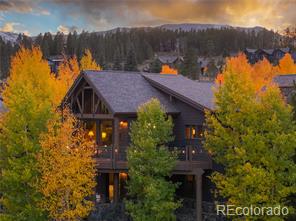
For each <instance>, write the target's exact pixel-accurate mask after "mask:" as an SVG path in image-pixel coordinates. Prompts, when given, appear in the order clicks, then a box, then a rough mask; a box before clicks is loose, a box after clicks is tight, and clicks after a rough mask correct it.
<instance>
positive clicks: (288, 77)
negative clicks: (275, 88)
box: [274, 73, 296, 87]
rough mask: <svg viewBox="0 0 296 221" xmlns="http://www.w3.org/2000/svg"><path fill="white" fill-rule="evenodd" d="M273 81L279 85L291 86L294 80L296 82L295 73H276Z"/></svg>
mask: <svg viewBox="0 0 296 221" xmlns="http://www.w3.org/2000/svg"><path fill="white" fill-rule="evenodd" d="M274 82H276V83H277V84H278V85H279V87H293V86H294V82H295V83H296V73H295V74H285V75H278V76H276V77H275V78H274Z"/></svg>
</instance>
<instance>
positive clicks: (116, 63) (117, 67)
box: [112, 49, 122, 71]
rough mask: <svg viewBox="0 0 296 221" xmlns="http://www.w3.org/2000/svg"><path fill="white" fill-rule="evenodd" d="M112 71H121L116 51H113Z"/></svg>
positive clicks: (118, 54)
mask: <svg viewBox="0 0 296 221" xmlns="http://www.w3.org/2000/svg"><path fill="white" fill-rule="evenodd" d="M112 69H113V70H116V71H121V70H122V64H121V58H120V53H119V50H118V49H117V50H116V51H115V55H114V59H113V68H112Z"/></svg>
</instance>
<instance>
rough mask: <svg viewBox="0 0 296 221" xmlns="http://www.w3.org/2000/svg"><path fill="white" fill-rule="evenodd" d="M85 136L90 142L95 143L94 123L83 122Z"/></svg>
mask: <svg viewBox="0 0 296 221" xmlns="http://www.w3.org/2000/svg"><path fill="white" fill-rule="evenodd" d="M85 129H86V136H87V138H88V139H90V140H91V141H96V122H95V121H86V122H85Z"/></svg>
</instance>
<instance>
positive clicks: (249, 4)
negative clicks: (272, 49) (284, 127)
mask: <svg viewBox="0 0 296 221" xmlns="http://www.w3.org/2000/svg"><path fill="white" fill-rule="evenodd" d="M40 2H42V1H41V0H37V3H36V1H33V0H27V1H25V0H12V1H11V0H10V1H1V2H0V10H2V11H4V10H14V11H19V12H30V10H32V7H33V8H34V7H38V3H40ZM45 2H46V3H47V4H50V5H51V6H54V7H58V9H59V11H61V14H62V17H63V18H65V19H67V20H68V21H69V20H70V21H71V20H73V24H75V23H74V22H75V19H81V20H83V21H84V22H85V24H86V27H87V28H92V29H94V30H95V29H96V30H98V29H107V28H112V27H116V26H147V25H150V26H154V25H159V24H162V23H185V22H190V23H220V24H231V25H236V26H255V25H261V26H265V27H268V28H273V29H281V28H283V27H285V26H288V25H295V24H296V13H295V11H296V0H97V1H95V0H71V1H70V0H47V1H45Z"/></svg>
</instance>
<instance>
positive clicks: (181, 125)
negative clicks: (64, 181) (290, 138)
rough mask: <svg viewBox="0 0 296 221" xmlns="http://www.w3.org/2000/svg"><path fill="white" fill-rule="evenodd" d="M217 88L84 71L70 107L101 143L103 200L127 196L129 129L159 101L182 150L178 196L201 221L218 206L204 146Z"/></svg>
mask: <svg viewBox="0 0 296 221" xmlns="http://www.w3.org/2000/svg"><path fill="white" fill-rule="evenodd" d="M293 76H294V77H283V78H284V80H281V79H277V81H279V83H280V84H281V83H282V82H285V86H287V79H288V81H289V82H290V81H291V79H295V80H296V75H293ZM289 85H290V86H291V82H290V83H289ZM213 87H214V83H211V82H198V81H193V80H190V79H188V78H186V77H183V76H181V75H160V74H148V73H140V72H116V71H99V72H98V71H84V72H82V73H81V74H80V75H79V77H78V78H77V79H76V81H75V82H74V84H73V85H72V87H71V88H70V90H69V91H68V93H67V95H66V97H65V99H64V102H65V103H67V104H68V105H70V107H71V109H72V111H73V113H74V114H75V115H76V116H77V117H78V118H79V119H81V120H83V121H84V122H85V125H86V129H87V133H88V136H89V138H90V139H94V140H95V142H96V162H97V172H98V174H97V182H98V183H99V185H98V186H97V189H96V195H97V201H98V202H102V203H106V202H109V203H118V202H120V201H121V200H122V199H123V197H124V196H125V195H126V188H125V181H126V180H127V179H128V163H127V158H126V152H127V148H128V146H129V142H130V138H129V128H130V125H131V122H132V121H134V120H135V119H136V114H137V108H138V106H139V105H141V104H143V103H145V102H147V101H148V100H150V99H151V98H157V99H158V100H159V101H160V102H161V104H162V105H163V106H164V108H165V110H166V112H167V114H168V115H170V116H172V118H173V123H174V129H173V134H174V137H175V140H174V142H172V143H170V144H169V146H170V147H177V148H178V150H179V156H178V162H177V165H176V167H175V169H174V171H173V175H172V177H171V179H172V180H173V181H175V182H180V183H181V185H180V186H179V188H178V189H177V192H176V195H177V196H178V197H179V198H191V199H192V200H194V201H195V203H194V206H195V210H196V217H197V220H202V208H203V207H202V205H203V202H207V201H212V198H211V192H210V191H211V189H212V188H213V185H212V184H211V182H210V181H209V179H208V178H207V176H208V175H209V174H210V173H211V171H212V170H213V167H215V165H214V164H213V162H212V160H211V157H210V155H209V154H208V153H207V152H206V151H205V150H204V149H203V147H202V141H203V128H204V122H205V110H210V111H212V110H213V109H214V101H213V90H212V89H213ZM144 163H145V162H143V164H144Z"/></svg>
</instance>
